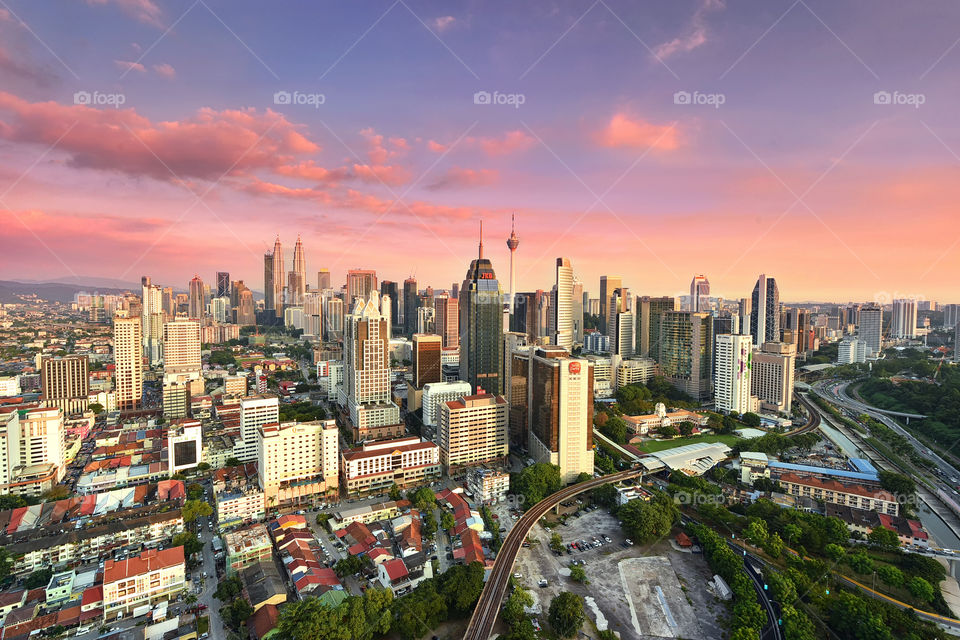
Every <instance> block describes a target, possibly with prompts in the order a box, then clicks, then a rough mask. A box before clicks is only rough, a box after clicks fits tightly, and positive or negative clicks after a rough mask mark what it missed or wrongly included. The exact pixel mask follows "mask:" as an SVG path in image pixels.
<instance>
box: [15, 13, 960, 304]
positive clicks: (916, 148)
mask: <svg viewBox="0 0 960 640" xmlns="http://www.w3.org/2000/svg"><path fill="white" fill-rule="evenodd" d="M957 18H960V7H957V6H956V5H955V4H954V3H951V2H947V1H932V2H926V3H923V4H922V5H901V4H899V3H894V2H880V3H878V2H866V1H854V2H847V3H842V4H836V3H828V2H814V1H809V2H804V1H800V2H786V1H785V2H760V1H759V0H758V1H755V2H743V3H730V4H729V5H726V4H724V3H723V2H721V1H720V0H697V1H685V2H676V3H658V4H651V3H642V4H641V3H632V2H626V1H620V2H614V1H602V2H600V1H598V2H595V3H592V4H591V3H589V2H572V1H571V2H563V1H559V2H554V3H551V4H549V5H548V4H540V3H531V4H529V5H528V4H522V5H515V4H511V3H502V4H490V3H480V2H439V1H430V2H413V1H411V2H399V1H398V2H390V1H385V2H371V3H362V4H348V5H344V4H339V3H330V4H322V3H319V4H318V3H306V2H304V3H282V4H279V5H267V4H264V3H252V2H226V1H219V2H218V1H213V0H205V2H194V0H182V1H181V0H173V1H171V2H163V3H161V2H155V1H153V0H87V1H78V0H62V1H59V2H57V1H52V2H49V3H43V4H38V3H32V2H26V1H25V0H19V1H14V0H4V3H0V87H2V89H0V216H2V217H3V224H2V225H0V245H2V250H0V279H18V278H20V279H33V280H38V279H53V278H58V277H62V276H69V275H81V276H85V275H91V276H99V277H107V278H116V279H121V280H125V281H129V282H136V281H137V280H138V279H139V277H140V275H142V274H149V275H151V276H152V277H153V278H154V280H155V281H158V282H164V283H182V285H180V286H183V287H185V286H186V283H187V281H188V280H189V279H190V278H191V277H192V276H193V275H194V273H199V274H200V276H201V277H202V278H203V279H204V281H212V280H213V279H214V274H215V272H216V271H221V270H222V271H229V272H230V273H231V276H232V277H233V279H243V280H245V281H246V282H247V283H248V285H249V286H251V287H252V288H254V289H257V290H261V289H262V287H263V283H262V278H263V263H262V254H263V251H264V250H265V249H266V248H268V247H269V246H272V243H273V239H274V237H275V236H276V235H277V234H278V233H279V234H280V236H281V240H282V241H283V243H284V246H285V247H287V246H288V247H290V248H291V250H292V247H293V243H294V241H295V239H296V236H297V234H298V233H301V234H302V235H303V242H304V246H305V249H306V254H307V269H308V273H309V274H311V275H310V283H311V284H312V285H315V284H316V282H315V279H316V278H315V276H316V271H317V270H318V269H320V268H328V269H330V270H331V271H332V273H333V276H334V282H335V283H336V282H339V281H341V280H342V279H343V278H342V276H343V274H345V272H346V270H347V269H348V268H356V267H361V268H370V269H376V271H377V274H378V277H380V278H381V279H390V280H396V281H402V280H403V279H404V278H405V277H407V276H408V275H410V274H411V273H415V274H416V276H417V278H418V280H420V281H421V282H423V283H426V284H430V285H433V286H435V287H449V286H450V283H452V282H458V281H460V280H462V278H463V275H464V273H465V271H466V268H467V265H468V263H469V260H470V259H471V257H472V256H473V255H475V252H476V242H477V222H478V220H479V219H480V218H481V217H482V218H483V220H484V247H485V252H486V254H487V255H488V256H490V257H491V259H492V260H493V263H494V268H495V269H496V270H497V274H498V276H499V277H500V279H501V281H507V278H508V268H509V251H508V249H507V247H506V246H505V240H506V238H507V236H508V235H509V231H510V215H511V213H513V212H516V214H517V232H518V234H519V236H520V239H521V243H520V248H519V249H518V250H517V254H516V261H517V290H518V291H524V290H531V289H536V288H543V289H549V288H550V286H551V285H552V283H553V264H554V259H555V258H556V257H558V256H566V257H569V258H570V260H571V262H572V264H573V268H574V272H575V274H576V275H577V276H578V277H579V278H580V279H581V280H582V281H583V282H584V284H585V287H586V289H587V290H588V291H590V292H591V294H592V295H593V296H594V297H596V295H597V293H598V289H599V286H598V281H599V277H600V275H602V274H611V275H622V276H623V277H624V282H625V284H626V285H627V286H629V287H630V288H631V292H632V293H636V294H650V295H682V294H684V293H688V292H689V281H690V278H691V277H692V276H693V275H694V274H695V273H704V274H706V275H707V276H708V277H709V279H710V282H711V289H712V291H713V292H715V293H716V294H721V295H724V296H729V297H730V298H737V297H745V296H749V293H750V291H751V290H752V287H753V284H754V282H755V281H756V277H757V275H758V274H759V273H761V272H763V273H767V274H770V275H772V276H774V277H776V279H777V282H778V285H779V287H780V291H781V295H782V296H783V298H784V300H785V301H786V300H794V301H799V300H836V301H847V300H872V299H875V298H877V297H880V298H884V297H886V298H888V299H889V298H890V297H893V296H919V297H922V298H924V299H933V300H938V301H941V302H956V300H953V299H952V296H954V295H958V294H957V292H956V285H955V284H954V281H953V274H954V273H956V272H957V269H958V267H960V243H958V241H960V224H958V223H957V222H956V220H957V218H958V216H957V214H956V202H957V201H958V195H960V194H958V191H960V180H958V179H957V177H958V170H960V128H958V123H957V120H956V115H955V114H956V105H957V104H958V103H960V88H958V87H957V85H956V82H955V78H956V77H957V72H958V67H960V46H956V45H957V37H958V34H957V33H956V32H955V25H956V23H957ZM483 91H486V92H490V93H491V94H492V93H493V92H499V93H500V94H519V95H520V96H521V98H520V100H522V102H523V104H520V105H518V106H516V107H515V106H512V105H510V104H500V105H496V104H476V103H475V94H476V93H477V92H483ZM878 91H881V92H883V91H885V92H888V93H890V94H891V95H892V96H894V97H893V98H892V100H897V99H898V97H900V99H902V100H903V101H905V102H917V99H916V96H920V97H921V100H922V104H920V105H917V106H914V105H912V104H883V102H884V100H885V99H884V98H883V97H882V94H881V98H879V100H878V101H879V102H880V104H877V103H876V102H877V101H876V100H875V97H874V94H875V93H876V92H878ZM78 92H79V93H78ZM83 92H86V93H87V94H89V95H90V96H92V98H91V101H93V100H96V97H97V96H100V97H101V99H102V100H104V101H105V102H110V101H111V100H113V101H114V102H115V101H116V100H115V99H112V98H102V96H113V95H120V96H122V98H121V99H122V101H123V104H122V105H119V107H118V108H115V107H114V106H113V105H112V104H99V105H90V104H83V102H84V101H85V98H84V95H85V94H84V93H83ZM277 92H289V93H291V94H293V93H294V92H300V94H306V95H312V94H322V95H323V96H324V99H323V104H320V105H317V106H316V108H315V107H314V106H312V105H310V104H287V103H285V100H284V98H283V95H284V94H283V93H280V94H278V95H279V96H280V97H279V99H278V100H275V94H277ZM677 92H688V93H689V94H691V96H692V99H691V101H696V99H697V98H698V97H700V98H701V99H702V100H703V101H705V102H717V99H716V98H713V97H711V96H720V100H721V101H722V104H720V105H718V106H716V108H715V107H714V106H713V105H711V104H684V102H685V98H684V94H683V93H681V94H678V96H679V97H677V98H675V94H677ZM75 94H76V98H75ZM703 96H707V97H703ZM904 96H906V97H904ZM910 96H914V97H913V98H911V97H910ZM294 100H295V99H291V102H293V101H294ZM304 100H305V101H306V102H310V101H314V102H316V101H317V100H313V99H312V98H305V99H304ZM504 100H505V101H507V102H510V101H513V102H516V101H518V100H511V99H509V98H505V99H504ZM479 101H480V102H483V101H484V100H483V96H482V94H481V96H480V98H479ZM78 102H79V103H78ZM398 198H399V199H400V202H395V201H396V200H397V199H398Z"/></svg>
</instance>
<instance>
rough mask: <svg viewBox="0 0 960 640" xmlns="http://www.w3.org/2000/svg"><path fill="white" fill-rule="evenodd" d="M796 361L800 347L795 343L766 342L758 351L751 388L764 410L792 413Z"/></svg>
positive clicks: (755, 354)
mask: <svg viewBox="0 0 960 640" xmlns="http://www.w3.org/2000/svg"><path fill="white" fill-rule="evenodd" d="M796 359H797V345H795V344H792V343H791V344H787V343H783V342H765V343H764V344H763V347H761V348H760V349H754V351H753V372H752V374H751V382H750V388H751V392H752V393H753V395H755V396H757V398H759V399H760V408H761V409H764V410H767V411H774V412H781V413H786V414H789V413H790V406H791V403H792V402H793V375H794V371H793V370H794V364H795V362H796Z"/></svg>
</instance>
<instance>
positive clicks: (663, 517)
mask: <svg viewBox="0 0 960 640" xmlns="http://www.w3.org/2000/svg"><path fill="white" fill-rule="evenodd" d="M617 516H618V517H619V518H620V520H621V522H623V528H624V530H625V531H626V532H627V534H628V535H629V536H630V537H631V538H632V539H633V540H634V541H636V542H639V543H641V544H646V543H648V542H653V541H654V540H657V539H661V538H664V537H666V536H667V535H669V534H670V529H671V528H672V527H673V525H674V524H675V523H676V522H677V521H678V520H679V518H680V511H679V510H678V509H677V505H676V504H674V502H673V499H672V498H671V497H670V496H668V495H667V494H665V493H662V492H656V493H655V494H654V496H653V498H651V500H650V501H649V502H647V501H644V500H631V501H630V502H628V503H627V504H625V505H623V506H622V507H621V508H620V510H619V511H618V512H617Z"/></svg>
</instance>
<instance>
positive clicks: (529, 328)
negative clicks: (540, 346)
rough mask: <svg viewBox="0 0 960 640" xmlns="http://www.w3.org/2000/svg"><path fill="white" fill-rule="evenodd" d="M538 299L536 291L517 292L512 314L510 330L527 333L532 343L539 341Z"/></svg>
mask: <svg viewBox="0 0 960 640" xmlns="http://www.w3.org/2000/svg"><path fill="white" fill-rule="evenodd" d="M536 299H537V294H536V293H534V292H528V293H517V294H515V295H514V297H513V315H512V316H510V331H512V332H515V333H523V334H525V335H526V336H527V340H528V341H529V342H531V343H533V342H536V341H537V330H536V329H537V323H536Z"/></svg>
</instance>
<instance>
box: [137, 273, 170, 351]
mask: <svg viewBox="0 0 960 640" xmlns="http://www.w3.org/2000/svg"><path fill="white" fill-rule="evenodd" d="M140 287H141V293H142V296H141V307H140V318H141V322H142V324H141V326H142V327H143V355H145V356H146V357H147V362H149V363H150V364H151V365H155V364H158V363H159V362H160V355H161V339H162V337H163V315H164V308H163V291H162V290H161V289H160V287H158V286H157V285H155V284H151V283H150V276H143V277H142V278H140Z"/></svg>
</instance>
